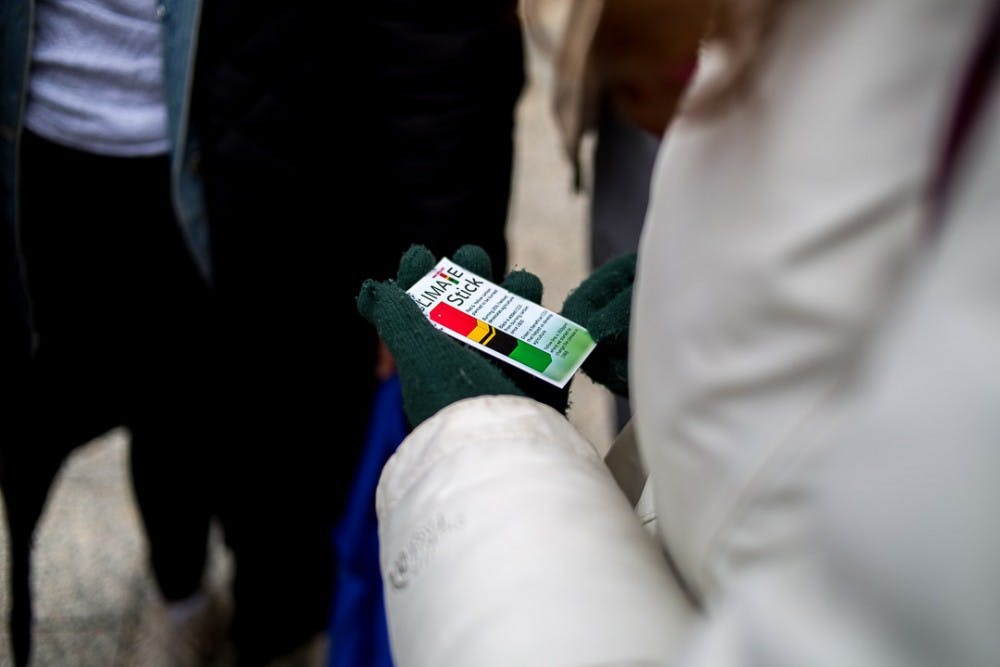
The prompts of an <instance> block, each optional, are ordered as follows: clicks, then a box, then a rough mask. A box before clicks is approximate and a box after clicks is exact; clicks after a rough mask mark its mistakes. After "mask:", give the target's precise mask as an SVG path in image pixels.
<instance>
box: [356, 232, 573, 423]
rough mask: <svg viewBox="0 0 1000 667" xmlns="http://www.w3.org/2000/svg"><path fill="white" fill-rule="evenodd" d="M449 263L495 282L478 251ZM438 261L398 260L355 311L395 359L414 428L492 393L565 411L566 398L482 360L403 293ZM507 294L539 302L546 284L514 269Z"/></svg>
mask: <svg viewBox="0 0 1000 667" xmlns="http://www.w3.org/2000/svg"><path fill="white" fill-rule="evenodd" d="M452 260H454V262H455V263H456V264H458V265H459V266H462V267H464V268H466V269H468V270H469V271H471V272H473V273H475V274H477V275H480V276H482V277H484V278H488V279H492V273H493V271H492V267H491V263H490V258H489V256H488V255H487V254H486V252H485V251H484V250H483V249H482V248H479V247H478V246H471V245H466V246H462V247H461V248H459V249H458V250H457V251H456V252H455V254H454V256H453V257H452ZM435 264H436V261H435V259H434V256H433V255H432V254H431V252H430V251H429V250H428V249H427V248H425V247H424V246H420V245H415V246H412V247H411V248H410V249H409V250H407V251H406V253H404V254H403V258H402V259H401V260H400V262H399V271H398V273H397V277H396V281H395V282H393V281H391V280H387V281H383V282H378V281H375V280H366V281H365V282H364V284H363V285H362V286H361V292H360V293H359V294H358V311H359V312H360V313H361V314H362V315H363V316H364V317H365V318H366V319H367V320H368V321H369V322H371V323H372V324H374V325H375V328H376V329H377V330H378V334H379V337H381V339H382V340H383V341H384V342H385V344H386V345H387V346H388V348H389V351H390V352H392V355H393V357H395V360H396V367H397V369H398V370H399V378H400V383H401V385H402V390H403V409H404V411H405V412H406V416H407V418H408V419H409V421H410V424H411V425H412V426H416V425H418V424H420V423H421V422H423V421H424V420H425V419H427V418H428V417H430V416H431V415H433V414H434V413H436V412H437V411H438V410H440V409H441V408H444V407H445V406H447V405H450V404H452V403H454V402H456V401H459V400H461V399H463V398H471V397H473V396H484V395H490V394H513V395H519V396H531V397H532V398H535V399H537V400H541V401H542V402H544V403H547V404H549V405H551V406H553V407H555V408H556V409H557V410H560V411H565V409H566V403H567V397H568V392H567V390H562V389H559V388H557V387H555V386H553V385H550V384H548V383H547V382H545V381H543V380H540V379H538V378H536V377H534V376H532V375H529V374H527V373H523V372H521V371H519V370H517V369H514V368H510V369H509V370H510V375H508V374H507V373H506V372H505V371H506V370H507V369H504V370H501V365H500V364H499V362H495V361H494V360H493V359H492V358H491V357H488V356H486V355H484V354H481V353H479V352H477V351H475V350H473V349H471V348H469V347H468V346H466V345H463V344H461V343H459V342H458V341H456V340H455V339H453V338H451V337H449V336H448V335H446V334H444V333H443V332H441V331H438V330H437V329H435V328H434V327H433V325H431V323H430V322H429V321H428V320H427V318H426V317H425V316H424V314H423V313H421V312H420V308H419V307H418V306H417V304H416V303H414V302H413V299H411V298H410V296H409V295H408V294H407V293H406V290H407V289H408V288H409V287H411V286H412V285H413V284H414V283H416V282H417V281H418V280H420V279H421V278H423V277H424V276H425V275H426V274H427V272H429V271H430V270H431V269H433V268H434V265H435ZM501 286H502V287H504V288H505V289H507V290H509V291H511V292H513V293H515V294H517V295H518V296H521V297H523V298H526V299H529V300H531V301H534V302H536V303H537V302H538V301H540V300H541V298H542V283H541V281H540V280H538V278H537V277H536V276H535V275H533V274H531V273H528V272H527V271H514V272H512V273H511V274H510V275H508V276H507V278H506V279H505V280H504V281H503V283H501Z"/></svg>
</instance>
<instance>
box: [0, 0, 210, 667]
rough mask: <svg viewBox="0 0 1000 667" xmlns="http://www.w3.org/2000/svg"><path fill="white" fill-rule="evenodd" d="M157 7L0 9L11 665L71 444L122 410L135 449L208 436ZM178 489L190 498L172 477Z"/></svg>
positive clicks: (197, 311)
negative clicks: (49, 507) (36, 545)
mask: <svg viewBox="0 0 1000 667" xmlns="http://www.w3.org/2000/svg"><path fill="white" fill-rule="evenodd" d="M158 11H159V10H158V6H157V5H156V3H154V2H143V1H135V2H132V1H128V0H121V1H118V2H100V3H94V4H80V3H75V2H64V1H62V0H51V1H44V2H38V3H37V4H35V3H28V2H23V3H8V4H7V5H6V6H5V7H4V9H3V11H2V15H0V16H2V22H0V24H2V29H3V37H2V43H3V47H2V49H0V54H2V61H0V64H2V74H0V81H2V85H3V91H2V97H0V99H2V102H0V104H2V107H0V112H2V124H3V136H2V151H3V153H2V156H3V164H2V169H3V185H2V190H0V203H2V216H3V236H2V241H3V243H2V245H0V250H2V255H3V258H2V263H3V266H4V267H6V268H7V270H5V272H4V276H3V279H4V289H3V291H2V294H3V295H4V297H5V301H4V303H3V304H0V308H2V310H3V312H4V318H5V321H6V318H11V319H13V320H14V321H13V322H11V323H10V326H9V327H5V332H4V336H5V339H6V337H7V336H9V335H11V334H13V337H14V338H15V339H16V341H15V345H16V347H14V348H8V349H5V351H4V353H5V354H7V353H8V352H10V350H11V349H13V350H14V356H15V359H14V361H13V362H12V364H11V366H10V367H5V372H4V373H3V379H4V382H5V383H9V384H7V390H8V391H9V392H11V393H12V394H13V395H14V396H15V397H16V398H15V399H14V405H13V406H11V408H12V409H10V410H9V411H8V410H5V411H4V417H3V429H4V433H3V436H2V437H0V446H2V453H3V467H2V477H0V482H2V486H3V493H4V500H5V505H6V510H7V522H8V527H9V537H10V547H11V548H10V561H9V562H10V566H11V588H12V591H11V592H12V595H11V598H10V599H11V600H12V608H11V616H10V620H11V629H12V641H13V644H14V648H15V658H16V662H17V664H25V662H26V661H27V659H28V645H29V639H30V632H31V627H30V602H29V594H30V581H31V578H30V571H29V565H30V552H31V544H32V535H33V531H34V527H35V524H36V522H37V521H38V518H39V516H40V514H41V511H42V508H43V506H44V502H45V499H46V496H47V493H48V489H49V485H50V484H51V481H52V478H53V477H54V475H55V474H56V471H57V470H58V468H59V466H60V465H61V463H62V461H63V459H64V457H65V456H66V455H67V453H68V452H69V451H70V450H71V449H73V448H74V447H76V446H77V445H80V444H82V443H84V442H86V441H88V440H90V439H92V438H94V437H95V436H97V435H99V434H100V433H103V432H104V431H106V430H108V429H110V428H112V427H114V426H117V425H119V424H124V425H126V426H128V427H129V429H130V431H131V434H132V453H133V455H134V458H133V460H134V461H141V460H143V458H144V457H145V456H152V457H159V458H166V459H171V460H173V459H176V460H181V461H185V462H186V464H188V465H193V466H196V465H197V464H196V461H197V460H198V458H199V457H200V452H201V451H203V450H204V449H205V448H206V447H210V446H211V443H210V442H208V440H207V436H208V429H207V424H206V422H205V420H204V417H205V414H204V406H205V396H204V394H203V393H202V390H203V388H204V387H205V386H206V382H205V380H206V378H207V377H208V375H207V369H206V359H207V356H206V353H207V349H208V342H209V341H208V339H207V337H206V336H205V332H206V330H207V329H208V328H209V326H210V325H209V322H208V288H207V284H206V281H205V270H206V269H207V259H208V257H207V246H206V245H205V244H204V240H205V234H204V232H205V229H204V225H203V223H204V220H203V218H202V216H201V214H200V207H199V202H198V199H197V197H196V196H195V195H196V193H195V192H193V191H192V190H191V189H190V188H189V187H185V184H184V183H181V182H180V181H181V180H183V179H182V178H180V173H181V172H182V171H184V167H183V166H182V165H183V164H184V163H183V155H184V148H185V138H186V137H185V133H184V131H183V124H182V121H181V118H180V117H179V116H178V115H177V113H176V112H177V110H178V109H179V108H180V106H181V100H180V99H179V97H180V93H181V92H182V91H183V81H182V78H183V67H181V68H180V70H178V69H176V68H173V67H167V68H165V67H164V60H165V54H167V55H170V56H174V57H176V56H177V55H178V51H179V52H180V53H183V52H184V50H185V49H186V44H187V40H189V39H190V35H178V34H176V33H169V34H167V35H166V36H165V35H164V34H163V31H162V30H161V23H160V19H161V16H160V15H158ZM167 59H168V60H170V63H171V65H173V64H175V62H176V61H175V59H170V58H167ZM171 174H173V175H174V178H171ZM22 279H23V282H22ZM29 298H30V299H29ZM29 301H30V310H29ZM29 313H30V317H29ZM12 316H13V317H12ZM29 341H30V344H25V343H26V342H29ZM5 342H7V341H6V340H5ZM8 368H9V369H10V370H11V372H9V373H8V372H6V371H7V369H8ZM171 481H172V483H176V482H177V481H178V480H171ZM140 491H141V490H140ZM171 496H172V497H171V499H169V500H166V501H165V502H169V503H170V504H172V505H176V506H182V505H183V504H184V502H185V500H186V498H185V496H184V494H183V493H177V492H176V487H174V489H173V491H172V494H171ZM147 518H148V517H147ZM157 564H158V566H159V567H157V568H156V574H157V577H158V580H159V582H160V584H161V587H162V589H163V592H164V595H165V596H167V598H168V599H173V598H175V597H185V596H187V595H188V594H190V593H191V591H190V590H184V589H178V588H177V587H176V586H175V585H174V581H175V577H176V576H177V575H178V571H179V570H182V569H183V568H184V564H183V563H180V562H176V561H174V559H173V558H168V559H164V560H162V561H159V562H158V563H157ZM40 583H41V584H42V585H44V582H40Z"/></svg>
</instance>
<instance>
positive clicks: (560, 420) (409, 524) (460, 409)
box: [376, 396, 693, 667]
mask: <svg viewBox="0 0 1000 667" xmlns="http://www.w3.org/2000/svg"><path fill="white" fill-rule="evenodd" d="M376 502H377V510H378V517H379V536H380V540H381V567H382V574H383V579H384V582H385V598H386V608H387V613H388V621H389V634H390V640H391V643H392V649H393V655H394V658H395V660H396V663H397V664H398V665H399V666H400V667H451V666H455V667H458V666H461V667H466V666H470V665H475V666H477V667H490V666H491V665H498V666H500V665H502V666H504V667H509V666H511V665H518V666H519V667H531V666H533V665H538V666H545V667H558V666H559V665H567V666H571V665H642V664H653V662H654V661H657V662H658V661H659V660H661V659H662V657H663V656H665V655H668V654H669V653H670V652H671V650H672V648H673V647H675V646H676V644H677V642H678V640H679V637H680V636H681V634H682V632H683V631H684V630H685V629H686V628H687V627H688V625H689V621H690V619H691V617H692V614H693V612H692V610H691V608H690V606H689V603H688V602H687V599H686V598H685V596H684V594H683V593H682V592H681V591H680V590H679V589H678V588H677V587H676V584H675V583H674V580H673V578H672V576H671V574H670V571H669V569H668V567H667V565H666V562H665V561H664V559H663V557H662V555H661V553H660V552H659V549H658V547H657V546H656V544H655V543H654V542H653V540H652V539H651V538H650V536H649V535H647V534H645V533H644V532H643V530H642V528H641V527H640V524H639V522H638V520H637V519H636V517H635V515H634V513H633V512H632V509H631V507H630V506H629V504H628V502H627V501H626V500H625V498H624V496H623V495H622V493H621V492H620V491H619V489H618V488H617V487H616V486H615V483H614V481H613V479H612V477H611V475H610V474H609V472H608V470H607V468H606V466H605V465H604V463H603V461H602V460H601V459H600V457H599V456H598V455H597V453H596V452H595V451H594V449H593V447H592V446H591V445H590V444H589V443H588V442H587V441H586V440H584V439H583V438H582V437H581V436H580V435H579V433H578V432H577V431H576V430H575V429H574V428H573V427H572V426H571V425H570V423H569V422H568V421H567V420H566V418H565V417H563V416H562V415H560V414H558V413H557V412H555V411H554V410H552V409H551V408H548V407H547V406H544V405H541V404H539V403H537V402H535V401H532V400H530V399H527V398H523V397H515V396H484V397H479V398H474V399H467V400H465V401H461V402H459V403H456V404H454V405H451V406H449V407H448V408H445V409H444V410H442V411H441V412H439V413H438V414H437V415H435V416H434V417H432V418H431V419H429V420H427V421H426V422H425V423H423V424H421V425H420V426H419V427H418V428H417V429H415V430H414V432H413V433H412V434H411V435H410V436H409V437H408V438H407V439H406V440H405V441H404V442H403V444H402V445H401V446H400V448H399V450H398V451H397V452H396V454H395V455H394V456H393V457H392V459H390V461H389V462H388V464H386V467H385V469H384V471H383V473H382V478H381V481H380V483H379V488H378V493H377V500H376Z"/></svg>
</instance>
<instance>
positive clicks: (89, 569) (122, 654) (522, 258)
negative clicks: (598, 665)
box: [0, 55, 610, 667]
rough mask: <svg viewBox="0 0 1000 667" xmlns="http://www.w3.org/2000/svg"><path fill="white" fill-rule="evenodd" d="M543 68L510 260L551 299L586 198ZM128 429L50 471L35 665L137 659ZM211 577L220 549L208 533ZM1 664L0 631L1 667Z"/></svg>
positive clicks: (144, 579) (567, 281)
mask: <svg viewBox="0 0 1000 667" xmlns="http://www.w3.org/2000/svg"><path fill="white" fill-rule="evenodd" d="M549 78H550V77H549V73H548V71H547V67H546V66H545V65H544V63H542V62H539V61H538V60H537V58H535V57H534V55H533V60H532V65H531V80H532V82H531V84H530V85H529V87H528V89H527V90H526V92H525V95H524V98H523V100H522V103H521V107H520V115H519V124H518V136H517V166H516V176H515V186H514V195H513V202H512V208H511V225H510V233H509V240H510V244H511V249H512V259H513V262H514V264H515V265H517V266H519V267H523V268H527V269H529V270H531V271H534V272H535V273H537V274H539V275H540V277H541V278H542V280H543V282H544V284H545V286H546V295H545V299H544V303H545V304H546V305H548V306H549V307H551V308H555V309H558V307H559V306H560V305H561V304H562V301H563V299H564V298H565V295H566V293H567V292H568V291H569V289H570V288H571V287H573V286H575V285H576V284H578V283H579V281H580V279H581V278H582V276H583V275H584V273H585V271H586V268H585V261H586V260H585V257H586V256H587V252H586V243H587V242H588V235H587V228H586V224H585V210H586V200H585V198H584V197H582V196H577V195H573V194H572V193H571V187H570V184H571V178H570V171H569V168H568V166H567V164H566V162H565V161H564V160H563V158H562V155H561V153H560V151H559V142H558V138H557V135H556V132H555V127H554V125H553V121H552V119H551V117H550V115H549V98H548V91H547V86H548V82H549ZM609 410H610V408H609V405H608V399H607V395H606V394H605V393H604V391H603V389H601V388H599V387H595V386H594V385H593V384H591V383H590V382H589V381H588V380H587V379H586V378H585V377H580V378H578V379H577V380H576V386H575V389H574V393H573V406H572V408H571V411H570V417H571V419H572V420H573V421H574V422H575V423H577V424H578V426H579V427H580V429H581V431H583V433H584V434H585V435H586V436H587V437H588V438H590V439H591V441H593V442H595V443H598V444H605V443H606V442H607V440H608V434H609V429H610V419H609ZM127 447H128V441H127V433H126V432H125V431H122V430H117V431H113V432H111V433H109V434H108V435H106V436H104V437H102V438H99V439H97V440H95V441H94V442H91V443H90V444H88V445H86V446H85V447H82V448H80V449H78V450H77V451H76V452H75V453H74V455H73V456H72V457H70V459H69V460H68V461H67V462H66V465H65V466H64V468H63V470H62V473H61V474H60V476H59V478H58V479H57V481H56V484H55V487H54V489H53V492H52V495H51V497H50V500H49V505H48V509H47V510H46V513H45V516H44V517H43V520H42V523H41V525H40V528H39V531H38V539H37V545H36V548H35V564H36V565H35V567H36V573H35V578H34V584H33V585H34V591H35V600H36V610H37V614H38V622H37V624H36V630H35V647H36V648H35V660H34V664H35V665H39V666H44V667H48V666H53V667H62V666H80V667H107V666H114V665H137V664H140V663H141V662H142V661H141V660H140V659H139V658H138V657H137V655H138V651H137V645H138V643H139V642H140V641H141V637H142V636H143V634H144V633H146V632H149V631H150V627H149V626H150V624H151V623H152V622H153V621H152V620H151V619H150V608H151V607H152V602H153V601H154V599H155V597H154V596H155V593H154V592H153V589H152V584H151V579H150V577H149V575H148V573H147V569H146V566H145V563H144V550H145V543H144V539H143V536H142V533H141V528H140V520H139V515H138V513H137V510H136V506H135V502H134V499H133V496H132V490H131V486H130V483H129V480H128V478H127V472H126V471H127V464H126V461H127ZM215 544H216V546H215V548H214V550H213V552H214V554H215V559H214V561H215V563H214V572H215V578H217V579H218V578H222V577H224V576H225V573H226V572H227V571H228V567H229V562H228V556H227V555H226V554H225V553H224V551H223V549H222V548H221V547H219V546H218V540H217V539H216V540H215ZM6 558H7V545H6V541H5V539H4V541H2V542H0V564H2V567H0V596H2V597H0V599H2V603H3V604H2V605H0V613H2V614H3V621H4V623H3V627H4V628H5V627H6V614H7V599H6V598H7V590H8V584H7V580H6V571H7V565H6ZM9 664H11V658H10V653H9V646H8V644H7V641H6V636H4V637H3V641H2V642H0V667H2V666H5V665H9Z"/></svg>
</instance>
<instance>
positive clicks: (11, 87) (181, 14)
mask: <svg viewBox="0 0 1000 667" xmlns="http://www.w3.org/2000/svg"><path fill="white" fill-rule="evenodd" d="M34 9H35V3H34V0H0V172H2V173H0V299H3V301H2V302H0V308H2V309H4V310H7V311H8V312H6V313H2V314H0V328H8V327H9V325H8V324H7V318H8V316H9V313H10V311H11V310H13V311H15V312H18V313H20V314H21V315H20V316H19V317H15V319H19V320H20V321H19V322H17V323H16V324H15V325H14V326H15V327H17V326H20V327H22V328H24V329H25V331H27V330H28V329H27V327H28V319H27V317H26V316H24V313H27V308H26V296H25V295H24V291H23V285H22V284H21V283H22V281H21V280H20V276H21V273H22V271H21V266H20V256H19V252H18V234H17V220H18V202H17V191H18V186H17V179H18V147H19V142H20V138H21V129H22V123H23V120H24V108H25V97H26V92H27V74H28V67H29V64H30V58H31V44H32V36H33V35H32V33H33V27H34V26H33V24H34ZM200 14H201V0H160V3H159V5H158V7H157V16H158V17H159V18H160V20H161V21H162V22H163V39H164V87H165V96H166V102H167V124H168V133H169V139H170V176H171V186H172V187H171V190H172V192H173V203H174V210H175V212H176V215H177V219H178V221H179V223H180V225H181V228H182V231H183V233H184V237H185V239H186V240H187V243H188V247H189V248H190V250H191V253H192V255H193V256H194V258H195V260H196V262H197V264H198V266H199V268H200V269H201V270H202V272H203V273H204V274H205V275H206V276H208V275H209V272H210V260H209V252H208V224H207V220H206V216H205V206H204V198H203V196H202V184H201V180H200V178H199V175H198V155H199V153H198V143H197V138H196V137H195V136H194V135H193V133H192V132H190V131H189V126H188V115H189V111H190V103H191V87H192V86H191V84H192V80H193V79H194V62H195V58H194V55H195V49H196V46H197V31H198V22H199V18H200ZM8 335H10V332H9V331H8V333H7V334H4V333H0V343H6V342H8V341H7V340H6V338H7V336H8ZM3 354H4V353H3V352H0V358H2V357H3Z"/></svg>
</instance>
